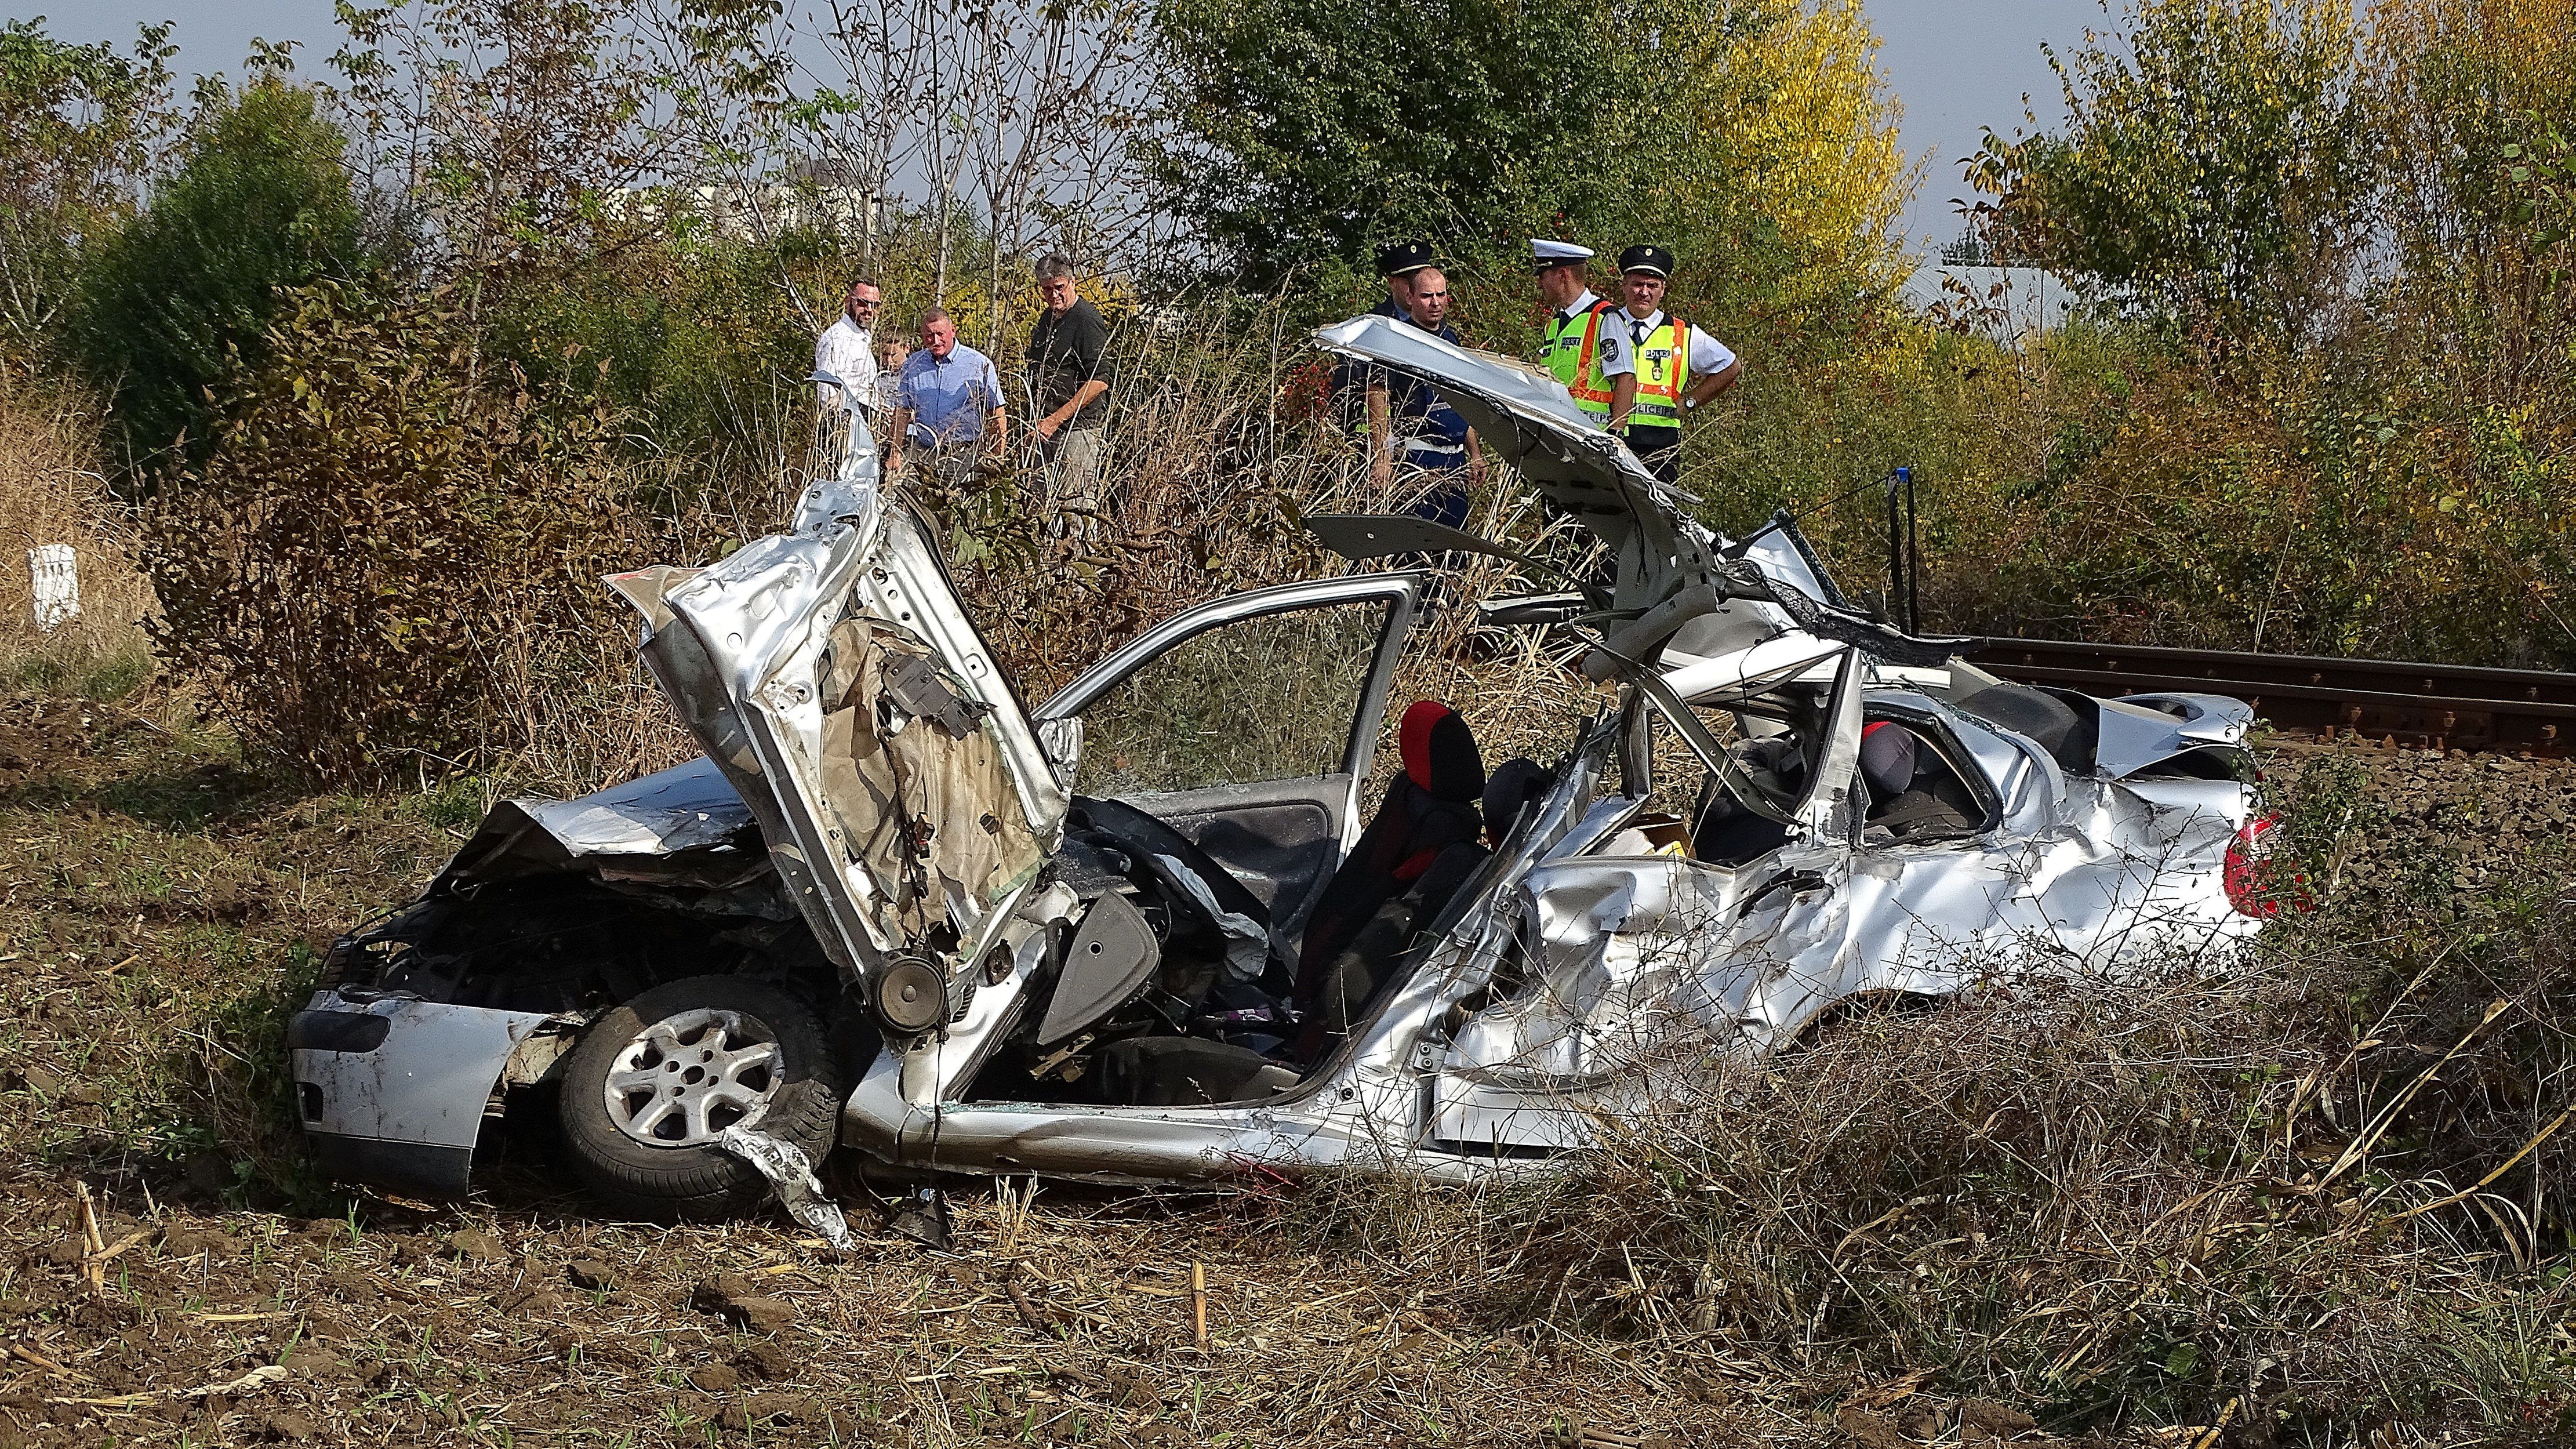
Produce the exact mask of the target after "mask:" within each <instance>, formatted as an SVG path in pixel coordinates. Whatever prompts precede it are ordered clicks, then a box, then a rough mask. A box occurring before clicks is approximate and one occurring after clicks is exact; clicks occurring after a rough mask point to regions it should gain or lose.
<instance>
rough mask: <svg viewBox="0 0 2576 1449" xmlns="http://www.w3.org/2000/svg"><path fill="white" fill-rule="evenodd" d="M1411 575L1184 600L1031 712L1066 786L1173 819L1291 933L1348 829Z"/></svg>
mask: <svg viewBox="0 0 2576 1449" xmlns="http://www.w3.org/2000/svg"><path fill="white" fill-rule="evenodd" d="M1421 598H1422V581H1421V579H1420V577H1419V576H1418V575H1414V574H1368V575H1361V576H1358V577H1354V578H1343V579H1323V580H1318V581H1315V582H1312V583H1301V584H1289V585H1285V586H1282V587H1279V588H1270V589H1259V590H1255V591H1253V592H1251V593H1245V594H1237V595H1234V596H1232V597H1229V598H1224V599H1219V600H1217V601H1215V602H1214V603H1209V604H1203V605H1201V606H1199V607H1197V608H1194V609H1190V610H1186V611H1184V612H1183V613H1180V614H1177V615H1175V616H1173V617H1172V618H1170V619H1168V620H1165V621H1164V622H1163V623H1162V624H1161V625H1160V626H1158V627H1156V628H1154V629H1151V630H1149V631H1147V632H1146V633H1145V634H1144V635H1142V636H1141V637H1139V638H1138V639H1136V640H1135V641H1134V642H1133V643H1131V644H1129V645H1128V646H1127V647H1126V648H1124V649H1121V650H1119V651H1118V652H1117V653H1115V654H1113V655H1111V656H1110V657H1109V658H1107V659H1105V660H1102V661H1101V662H1100V663H1099V664H1098V665H1095V666H1094V667H1093V668H1092V669H1090V670H1089V671H1088V672H1086V673H1085V674H1083V675H1082V677H1081V678H1079V679H1076V680H1075V681H1074V682H1073V683H1072V684H1070V685H1067V686H1066V687H1065V689H1064V691H1063V692H1062V693H1060V694H1058V695H1057V696H1056V697H1055V698H1053V699H1051V700H1049V701H1047V702H1046V703H1045V704H1044V705H1041V706H1040V707H1039V708H1038V711H1037V718H1038V729H1039V732H1040V733H1041V735H1043V736H1045V737H1046V738H1047V739H1048V740H1049V741H1050V743H1051V745H1052V746H1053V751H1052V752H1053V753H1054V754H1055V755H1056V757H1057V758H1059V759H1067V758H1077V757H1078V759H1079V761H1080V764H1079V768H1078V772H1077V776H1076V780H1075V785H1074V788H1075V790H1076V791H1077V792H1078V794H1079V795H1081V796H1085V797H1090V798H1094V799H1115V800H1122V801H1124V802H1125V803H1127V804H1129V805H1133V806H1135V807H1137V808H1138V809H1141V810H1143V811H1144V812H1145V813H1147V814H1149V815H1152V816H1154V817H1155V818H1157V819H1159V820H1161V821H1163V822H1164V823H1166V824H1168V825H1170V826H1172V827H1173V828H1174V829H1176V830H1178V831H1179V832H1180V833H1181V834H1182V835H1183V836H1184V837H1186V838H1188V840H1189V841H1190V842H1191V843H1192V844H1194V845H1196V846H1197V847H1198V848H1199V849H1200V850H1202V851H1204V852H1205V853H1206V854H1207V855H1208V856H1209V857H1210V858H1211V859H1213V860H1214V861H1215V862H1216V863H1217V864H1218V865H1220V866H1222V867H1224V869H1225V871H1226V873H1227V874H1229V875H1231V876H1233V877H1234V878H1235V879H1236V880H1238V881H1240V882H1241V883H1242V884H1243V885H1244V886H1246V887H1247V888H1248V889H1250V891H1251V892H1252V894H1253V896H1254V898H1255V899H1257V900H1258V901H1259V902H1260V903H1261V905H1262V907H1263V908H1264V909H1265V910H1266V911H1267V912H1268V913H1269V916H1270V920H1271V923H1272V924H1273V926H1274V927H1277V928H1282V929H1293V928H1294V927H1295V926H1296V925H1297V924H1299V923H1300V922H1301V921H1302V916H1303V912H1304V910H1305V909H1306V908H1307V907H1308V906H1310V905H1311V904H1312V902H1313V899H1314V896H1315V893H1316V892H1317V891H1319V890H1320V889H1321V888H1322V886H1323V883H1324V882H1325V881H1326V880H1328V879H1330V878H1331V876H1332V873H1333V871H1334V869H1335V868H1336V867H1338V866H1339V865H1340V864H1341V860H1342V856H1343V855H1344V854H1345V853H1346V852H1347V851H1348V850H1349V849H1350V846H1351V843H1352V842H1353V841H1354V840H1356V839H1357V838H1358V837H1359V832H1360V826H1361V820H1360V806H1361V801H1360V798H1359V790H1360V781H1361V779H1362V777H1364V776H1365V775H1366V774H1367V773H1368V768H1369V761H1370V757H1371V755H1372V754H1373V753H1374V751H1375V750H1376V748H1377V739H1378V730H1379V726H1380V724H1381V723H1382V722H1383V720H1384V719H1385V717H1386V705H1387V694H1388V691H1389V690H1391V689H1392V688H1393V687H1394V683H1395V670H1396V665H1397V662H1398V661H1399V659H1400V658H1401V656H1402V654H1403V652H1404V645H1405V641H1406V640H1407V639H1408V638H1409V637H1410V636H1411V634H1412V631H1413V624H1414V620H1415V617H1416V615H1417V614H1418V612H1419V610H1420V607H1421Z"/></svg>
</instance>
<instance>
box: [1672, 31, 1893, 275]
mask: <svg viewBox="0 0 2576 1449" xmlns="http://www.w3.org/2000/svg"><path fill="white" fill-rule="evenodd" d="M1709 45H1710V46H1711V47H1712V48H1722V49H1720V50H1719V53H1716V54H1702V55H1693V56H1689V57H1687V58H1686V59H1685V61H1684V63H1685V64H1687V65H1689V66H1690V67H1691V77H1692V80H1691V83H1690V85H1689V86H1688V87H1687V89H1686V91H1685V93H1684V100H1683V109H1684V111H1685V113H1686V115H1687V124H1688V125H1689V126H1690V127H1691V129H1692V132H1693V133H1694V134H1695V135H1697V136H1699V137H1702V138H1707V139H1708V140H1709V141H1710V142H1712V143H1713V144H1711V145H1709V146H1708V147H1707V150H1708V152H1709V153H1710V154H1711V155H1712V156H1714V157H1722V158H1723V159H1724V164H1723V165H1709V166H1705V167H1700V168H1676V170H1677V171H1678V172H1680V173H1681V174H1677V175H1674V176H1672V177H1671V178H1670V182H1669V186H1670V190H1671V193H1672V194H1671V195H1670V196H1669V198H1668V204H1669V205H1672V206H1677V207H1680V208H1686V209H1706V210H1731V209H1735V208H1739V207H1744V206H1747V205H1749V206H1751V207H1752V208H1753V209H1754V210H1757V211H1759V212H1760V213H1762V214H1763V215H1765V216H1767V217H1768V218H1769V219H1770V220H1771V221H1772V223H1773V224H1774V225H1776V226H1777V227H1778V228H1779V230H1780V235H1781V238H1782V240H1783V241H1785V242H1786V243H1788V245H1789V246H1790V247H1791V248H1792V249H1793V250H1795V251H1797V252H1799V253H1803V254H1805V255H1807V256H1809V257H1811V258H1812V259H1814V260H1815V261H1817V262H1820V263H1823V264H1824V265H1825V266H1826V267H1827V268H1828V269H1830V270H1833V271H1837V272H1840V273H1842V274H1843V275H1844V276H1845V277H1846V278H1848V277H1851V276H1853V275H1855V274H1857V275H1859V276H1861V277H1864V278H1869V279H1876V278H1878V277H1880V276H1881V275H1883V274H1888V273H1892V270H1893V268H1894V267H1895V265H1896V262H1897V259H1898V253H1899V239H1898V237H1897V234H1896V222H1897V218H1898V217H1899V216H1900V215H1901V214H1902V212H1903V211H1904V209H1905V204H1906V201H1907V199H1908V197H1909V195H1910V193H1911V190H1912V187H1913V184H1914V180H1915V175H1914V168H1913V167H1912V166H1910V165H1909V164H1908V160H1907V157H1906V155H1905V151H1904V148H1903V145H1902V143H1901V142H1900V141H1899V139H1898V135H1897V130H1898V124H1897V123H1898V121H1899V119H1900V117H1901V116H1902V114H1903V109H1902V107H1901V105H1900V104H1899V102H1898V100H1897V98H1896V96H1895V94H1894V93H1893V92H1892V91H1890V90H1889V89H1888V87H1887V83H1886V80H1885V78H1884V77H1883V76H1882V75H1880V73H1879V71H1878V67H1877V58H1878V33H1877V31H1876V30H1875V29H1874V28H1872V26H1871V25H1870V23H1869V17H1868V15H1867V14H1866V13H1865V12H1864V11H1863V9H1862V6H1861V3H1860V0H1811V3H1806V4H1799V3H1795V0H1786V3H1778V4H1777V8H1776V10H1775V13H1773V14H1772V15H1771V16H1770V17H1768V21H1767V23H1763V24H1757V25H1752V26H1744V27H1716V26H1712V27H1709ZM1721 188H1722V189H1723V191H1724V193H1725V194H1724V195H1717V194H1712V193H1713V192H1715V191H1716V190H1718V189H1721Z"/></svg>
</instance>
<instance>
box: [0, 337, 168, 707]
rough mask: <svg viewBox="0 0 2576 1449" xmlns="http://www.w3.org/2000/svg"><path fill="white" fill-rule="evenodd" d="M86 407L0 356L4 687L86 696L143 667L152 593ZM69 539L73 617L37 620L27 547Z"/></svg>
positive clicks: (0, 670) (69, 390)
mask: <svg viewBox="0 0 2576 1449" xmlns="http://www.w3.org/2000/svg"><path fill="white" fill-rule="evenodd" d="M97 422H98V417H97V411H96V405H95V404H94V402H93V401H92V400H91V399H90V398H89V397H88V396H87V395H86V394H84V393H82V392H81V391H79V390H78V389H77V388H74V387H72V386H70V385H68V384H64V383H60V382H56V381H52V380H48V379H43V378H39V377H37V376H36V375H35V373H34V372H33V370H32V369H31V368H30V367H29V366H28V365H27V364H25V363H24V362H22V361H19V360H16V359H0V683H5V684H6V685H7V686H9V687H36V688H46V689H61V690H72V691H76V692H87V691H93V690H100V689H104V690H108V691H111V692H113V691H115V690H117V689H120V688H121V687H125V686H130V685H131V684H133V683H135V682H137V681H139V680H140V679H141V678H142V677H143V676H145V675H146V674H148V673H149V672H150V669H151V653H150V646H149V644H148V642H147V641H146V639H145V637H144V634H143V629H142V622H143V620H144V619H145V618H146V617H148V616H149V615H150V614H151V612H152V607H153V605H152V590H151V586H150V584H149V583H147V582H146V581H145V579H144V577H143V573H142V570H141V568H140V567H139V566H138V564H137V561H136V555H135V549H134V526H133V521H132V518H131V516H130V513H129V511H128V510H127V509H126V507H125V506H124V505H123V504H121V503H119V502H118V501H117V500H116V498H115V497H114V496H113V495H111V494H110V493H109V491H108V487H107V483H106V480H105V477H104V476H103V474H102V472H101V470H100V467H99V462H100V459H99V452H98V444H97V436H98V434H97ZM58 544H68V545H70V547H71V549H72V552H73V557H74V559H75V566H76V569H77V573H78V579H79V589H80V613H79V615H78V616H77V617H75V618H73V619H71V620H69V621H67V622H64V623H60V624H57V625H56V626H55V627H53V628H51V629H41V628H39V627H38V626H37V619H36V596H35V581H34V578H33V576H32V573H31V566H30V552H31V551H32V550H35V549H38V548H43V547H46V546H49V545H58Z"/></svg>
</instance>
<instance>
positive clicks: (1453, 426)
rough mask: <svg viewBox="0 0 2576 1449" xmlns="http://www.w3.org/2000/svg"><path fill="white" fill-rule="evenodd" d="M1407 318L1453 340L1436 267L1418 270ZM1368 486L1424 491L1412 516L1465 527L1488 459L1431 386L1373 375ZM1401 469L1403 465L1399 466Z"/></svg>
mask: <svg viewBox="0 0 2576 1449" xmlns="http://www.w3.org/2000/svg"><path fill="white" fill-rule="evenodd" d="M1405 320H1407V321H1409V322H1411V323H1412V324H1413V325H1414V326H1416V327H1419V328H1421V329H1422V330H1423V331H1425V332H1428V333H1430V334H1431V335H1432V336H1434V337H1437V338H1439V339H1440V340H1441V341H1443V342H1456V341H1457V340H1458V331H1457V329H1456V328H1454V327H1451V326H1450V325H1449V278H1448V276H1447V274H1445V273H1443V272H1442V271H1441V270H1440V269H1439V268H1438V267H1428V266H1426V267H1420V268H1417V269H1415V270H1414V272H1413V273H1412V280H1411V282H1410V284H1409V285H1408V286H1407V287H1406V289H1405ZM1368 411H1369V481H1370V482H1372V483H1374V484H1376V485H1377V486H1378V487H1379V488H1380V489H1387V490H1392V488H1393V487H1394V486H1395V485H1396V484H1397V482H1398V474H1399V472H1401V473H1402V474H1404V475H1405V477H1404V480H1403V481H1404V482H1406V483H1408V484H1409V483H1411V482H1413V481H1414V480H1416V479H1419V480H1420V481H1421V482H1422V483H1423V484H1424V485H1425V486H1424V488H1423V491H1422V495H1421V496H1420V497H1418V498H1416V499H1415V500H1414V501H1413V503H1412V505H1411V512H1412V513H1413V514H1414V515H1415V516H1417V517H1421V518H1427V519H1430V520H1431V521H1432V522H1434V523H1444V524H1447V525H1448V526H1449V527H1451V528H1457V527H1460V526H1462V525H1464V524H1465V523H1466V521H1467V508H1468V504H1469V503H1470V502H1471V501H1472V499H1471V497H1470V495H1469V492H1468V485H1469V484H1471V483H1474V484H1482V483H1483V482H1484V479H1485V454H1484V448H1483V446H1482V445H1481V444H1480V443H1479V442H1478V441H1477V438H1476V433H1475V430H1474V429H1472V428H1470V427H1468V426H1467V420H1466V419H1465V418H1462V417H1460V416H1459V415H1458V410H1457V409H1456V408H1453V407H1451V406H1449V402H1448V399H1446V398H1443V397H1442V396H1440V394H1439V393H1438V392H1437V391H1435V390H1433V389H1432V387H1431V386H1430V385H1429V384H1427V383H1424V382H1422V381H1420V380H1419V379H1416V378H1411V377H1403V376H1394V375H1390V374H1388V373H1386V372H1383V371H1379V372H1374V373H1373V374H1372V375H1371V376H1370V378H1369V385H1368ZM1399 465H1400V466H1399Z"/></svg>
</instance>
